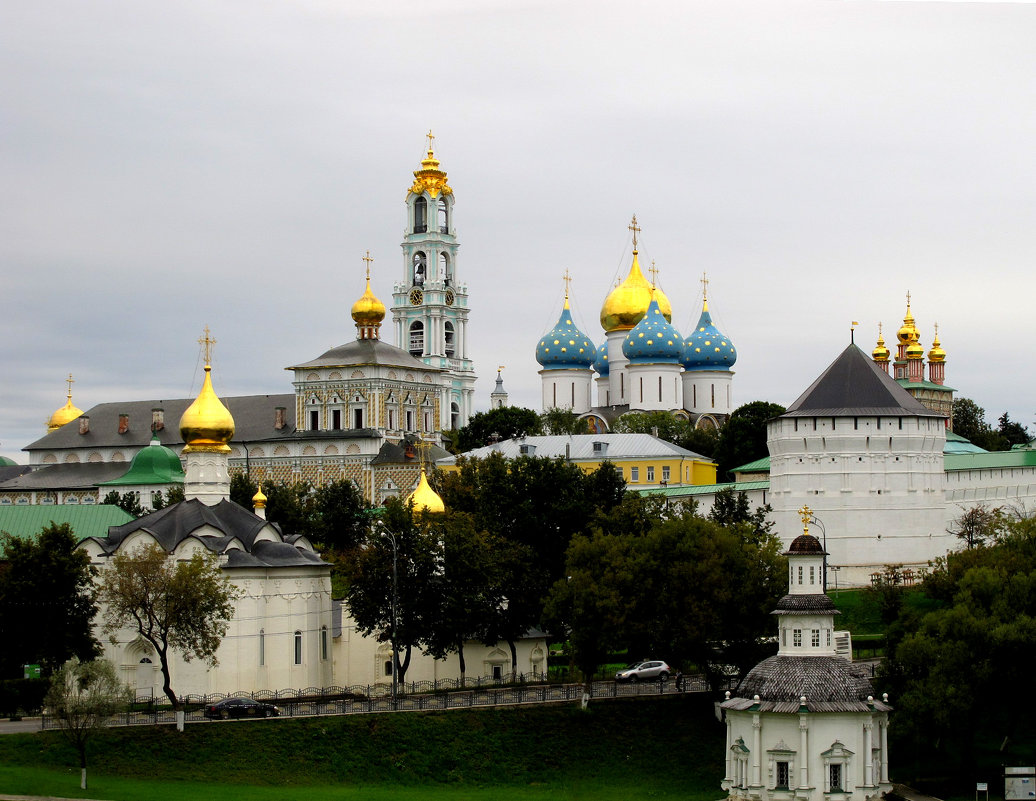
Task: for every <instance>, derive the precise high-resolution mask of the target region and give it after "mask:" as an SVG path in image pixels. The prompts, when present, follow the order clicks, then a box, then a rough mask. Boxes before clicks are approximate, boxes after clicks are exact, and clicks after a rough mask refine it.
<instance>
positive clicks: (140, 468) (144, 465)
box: [98, 437, 185, 487]
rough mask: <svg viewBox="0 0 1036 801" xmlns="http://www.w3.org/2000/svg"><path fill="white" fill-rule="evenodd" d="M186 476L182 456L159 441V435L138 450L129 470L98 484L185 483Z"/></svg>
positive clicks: (110, 485) (104, 485)
mask: <svg viewBox="0 0 1036 801" xmlns="http://www.w3.org/2000/svg"><path fill="white" fill-rule="evenodd" d="M184 478H185V476H184V473H183V467H182V466H181V465H180V457H179V456H177V455H176V453H175V451H173V449H172V448H167V447H166V446H165V445H162V444H161V443H159V441H158V439H157V437H152V439H151V444H150V445H149V446H148V447H146V448H141V449H140V450H139V451H137V453H136V455H135V456H134V457H133V464H131V465H130V469H129V470H127V471H126V472H125V473H123V474H122V475H121V476H119V477H118V478H113V479H112V480H111V481H104V482H101V483H100V484H98V486H100V487H112V486H126V485H148V484H183V480H184Z"/></svg>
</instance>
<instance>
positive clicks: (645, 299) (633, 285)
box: [601, 215, 673, 333]
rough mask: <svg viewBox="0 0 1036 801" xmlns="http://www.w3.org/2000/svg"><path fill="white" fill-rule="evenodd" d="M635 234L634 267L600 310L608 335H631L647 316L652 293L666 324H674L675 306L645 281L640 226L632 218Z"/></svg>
mask: <svg viewBox="0 0 1036 801" xmlns="http://www.w3.org/2000/svg"><path fill="white" fill-rule="evenodd" d="M629 228H630V230H631V231H633V264H632V265H631V266H630V272H629V275H627V276H626V280H625V281H623V282H622V283H621V284H619V285H618V286H617V287H615V289H613V290H612V291H611V292H610V293H608V297H606V298H605V299H604V305H603V306H601V327H602V328H603V329H604V330H605V331H606V332H609V333H610V332H612V331H629V330H630V329H632V328H633V326H635V325H636V324H637V323H639V322H640V320H641V318H643V317H644V315H645V314H646V313H647V308H648V306H650V305H651V297H652V293H654V298H655V300H657V301H658V308H659V311H661V312H662V316H663V317H665V319H666V321H667V322H672V321H673V306H672V304H671V303H670V302H669V298H667V297H666V295H665V293H664V292H663V291H662V290H661V289H658V288H657V286H655V287H653V286H652V284H651V283H649V282H648V280H647V278H645V277H644V273H643V272H642V271H641V269H640V258H639V252H638V251H637V233H638V232H639V231H640V226H638V225H637V217H636V215H634V216H633V222H632V223H631V224H630V226H629Z"/></svg>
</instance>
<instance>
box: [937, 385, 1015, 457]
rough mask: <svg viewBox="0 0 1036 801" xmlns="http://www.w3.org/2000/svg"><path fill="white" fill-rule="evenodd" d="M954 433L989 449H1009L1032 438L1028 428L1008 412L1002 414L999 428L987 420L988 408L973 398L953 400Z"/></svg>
mask: <svg viewBox="0 0 1036 801" xmlns="http://www.w3.org/2000/svg"><path fill="white" fill-rule="evenodd" d="M953 433H954V434H959V435H960V436H962V437H964V439H966V440H968V441H969V442H971V443H972V444H973V445H978V446H979V447H980V448H984V449H985V450H987V451H1007V450H1010V449H1011V446H1012V445H1024V444H1025V443H1026V442H1029V441H1030V440H1031V439H1032V436H1031V435H1030V434H1029V431H1028V429H1027V428H1026V427H1025V426H1023V425H1021V424H1020V423H1017V422H1015V421H1014V420H1012V419H1011V417H1010V415H1008V413H1007V412H1004V413H1003V414H1002V415H1000V418H999V419H998V420H997V428H993V427H992V426H991V425H990V424H989V423H988V422H986V410H985V409H983V408H982V407H981V406H979V405H978V404H977V403H975V401H973V400H971V398H956V399H955V400H954V401H953Z"/></svg>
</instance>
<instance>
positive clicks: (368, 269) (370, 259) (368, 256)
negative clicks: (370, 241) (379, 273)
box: [363, 250, 374, 281]
mask: <svg viewBox="0 0 1036 801" xmlns="http://www.w3.org/2000/svg"><path fill="white" fill-rule="evenodd" d="M363 260H364V262H366V264H367V280H368V281H370V280H371V262H373V261H374V257H373V256H371V252H370V251H369V250H368V251H367V255H366V256H364V257H363Z"/></svg>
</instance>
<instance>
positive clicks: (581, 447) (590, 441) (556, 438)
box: [437, 434, 712, 465]
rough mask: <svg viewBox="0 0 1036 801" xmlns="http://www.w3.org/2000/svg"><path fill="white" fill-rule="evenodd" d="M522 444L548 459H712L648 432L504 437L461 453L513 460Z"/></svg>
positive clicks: (453, 459)
mask: <svg viewBox="0 0 1036 801" xmlns="http://www.w3.org/2000/svg"><path fill="white" fill-rule="evenodd" d="M595 442H602V443H606V444H607V448H606V449H604V450H603V451H602V452H596V453H595V452H594V443H595ZM522 446H533V447H534V449H535V450H534V452H533V453H531V454H529V455H532V456H545V457H547V458H550V459H556V458H559V457H560V458H567V459H570V460H572V461H578V460H582V459H585V460H599V459H609V460H615V459H635V458H645V457H647V458H651V457H654V458H658V459H666V458H687V459H698V460H700V461H703V462H711V461H712V460H711V459H708V458H706V457H704V456H702V455H701V454H700V453H695V452H694V451H689V450H687V449H686V448H681V447H679V446H678V445H674V444H673V443H671V442H666V441H665V440H664V439H659V438H658V437H653V436H651V435H650V434H571V435H568V434H562V435H553V436H536V437H524V438H522V439H507V440H504V441H503V442H497V443H495V444H493V445H487V446H485V447H484V448H476V449H475V450H473V451H468V452H467V453H463V454H461V456H465V457H467V458H475V459H484V458H486V457H487V456H489V455H490V454H491V453H500V454H502V455H503V456H504V458H505V459H515V458H517V457H519V456H521V455H522ZM456 458H457V457H454V456H450V457H447V458H444V459H439V460H438V461H437V463H438V464H443V465H449V464H454V463H455V462H456Z"/></svg>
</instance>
